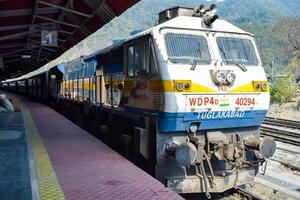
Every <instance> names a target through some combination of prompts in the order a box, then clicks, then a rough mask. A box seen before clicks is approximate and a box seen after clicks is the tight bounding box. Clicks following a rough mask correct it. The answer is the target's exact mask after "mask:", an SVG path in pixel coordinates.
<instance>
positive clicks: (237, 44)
mask: <svg viewBox="0 0 300 200" xmlns="http://www.w3.org/2000/svg"><path fill="white" fill-rule="evenodd" d="M217 44H218V47H219V50H220V54H221V57H222V60H223V61H224V63H225V64H227V65H228V64H230V65H232V64H235V63H237V62H238V63H241V64H243V65H257V58H256V55H255V51H254V47H253V45H252V43H251V41H250V40H248V39H242V38H229V37H218V38H217Z"/></svg>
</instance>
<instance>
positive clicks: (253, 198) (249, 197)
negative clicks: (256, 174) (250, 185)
mask: <svg viewBox="0 0 300 200" xmlns="http://www.w3.org/2000/svg"><path fill="white" fill-rule="evenodd" d="M235 190H236V193H238V194H239V195H240V196H241V197H243V199H245V200H262V199H263V198H262V197H259V196H257V195H256V194H253V193H251V192H249V191H247V190H245V189H243V188H241V187H237V188H236V189H235Z"/></svg>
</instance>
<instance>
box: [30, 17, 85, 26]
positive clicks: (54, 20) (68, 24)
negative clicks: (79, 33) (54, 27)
mask: <svg viewBox="0 0 300 200" xmlns="http://www.w3.org/2000/svg"><path fill="white" fill-rule="evenodd" d="M34 17H37V18H40V19H43V20H47V21H50V22H55V23H58V24H63V25H66V26H71V27H73V28H79V27H80V26H78V25H75V24H71V23H68V22H63V21H59V20H56V19H51V18H48V17H43V16H40V15H34Z"/></svg>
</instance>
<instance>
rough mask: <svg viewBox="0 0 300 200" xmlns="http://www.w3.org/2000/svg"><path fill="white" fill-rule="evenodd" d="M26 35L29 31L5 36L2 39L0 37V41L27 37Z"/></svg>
mask: <svg viewBox="0 0 300 200" xmlns="http://www.w3.org/2000/svg"><path fill="white" fill-rule="evenodd" d="M28 33H29V31H24V32H21V33H15V34H10V35H6V36H2V37H0V41H3V40H8V39H15V38H21V37H23V36H24V35H28Z"/></svg>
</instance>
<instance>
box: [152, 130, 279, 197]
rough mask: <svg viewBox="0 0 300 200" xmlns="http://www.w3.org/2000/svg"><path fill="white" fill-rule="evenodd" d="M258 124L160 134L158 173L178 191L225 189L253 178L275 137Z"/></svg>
mask: <svg viewBox="0 0 300 200" xmlns="http://www.w3.org/2000/svg"><path fill="white" fill-rule="evenodd" d="M257 132H258V127H254V128H244V129H239V130H233V129H228V130H216V131H201V132H197V133H189V134H187V133H181V134H180V133H178V134H170V133H160V134H158V136H157V165H156V177H157V178H158V179H159V180H160V181H161V182H163V183H165V184H166V185H167V186H168V187H170V188H172V189H173V190H175V191H176V192H178V193H198V192H206V193H207V195H208V196H209V194H208V193H209V192H223V191H225V190H228V189H230V188H233V187H236V186H239V185H243V184H246V183H249V182H252V181H253V180H254V177H255V175H256V174H257V172H258V167H259V164H260V163H262V162H264V160H265V158H267V157H270V156H272V155H273V153H274V151H275V142H274V140H273V139H272V138H264V139H263V140H260V139H259V135H258V134H257Z"/></svg>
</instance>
